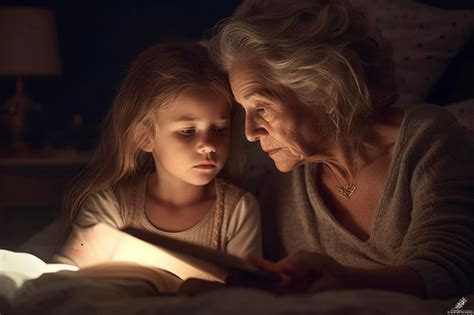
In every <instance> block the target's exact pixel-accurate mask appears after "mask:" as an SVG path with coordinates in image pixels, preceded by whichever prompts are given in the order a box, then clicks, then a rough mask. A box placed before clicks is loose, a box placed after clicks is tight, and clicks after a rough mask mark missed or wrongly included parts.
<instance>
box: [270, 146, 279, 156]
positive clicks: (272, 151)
mask: <svg viewBox="0 0 474 315" xmlns="http://www.w3.org/2000/svg"><path fill="white" fill-rule="evenodd" d="M280 150H281V148H278V149H272V150H270V151H267V154H268V155H269V156H272V155H275V154H277V153H278V152H279V151H280Z"/></svg>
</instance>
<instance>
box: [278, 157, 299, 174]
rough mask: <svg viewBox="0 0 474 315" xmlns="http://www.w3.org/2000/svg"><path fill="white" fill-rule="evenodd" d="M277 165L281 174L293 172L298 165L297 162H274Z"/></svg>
mask: <svg viewBox="0 0 474 315" xmlns="http://www.w3.org/2000/svg"><path fill="white" fill-rule="evenodd" d="M273 162H274V163H275V167H276V168H277V170H278V171H279V172H281V173H288V172H291V171H292V170H293V169H294V168H295V166H296V165H297V164H298V163H297V162H295V161H279V160H273Z"/></svg>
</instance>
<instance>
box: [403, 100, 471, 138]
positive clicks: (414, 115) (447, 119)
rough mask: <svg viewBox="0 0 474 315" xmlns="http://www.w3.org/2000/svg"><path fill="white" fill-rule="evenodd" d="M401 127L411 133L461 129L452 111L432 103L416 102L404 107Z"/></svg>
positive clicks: (447, 131) (444, 131)
mask: <svg viewBox="0 0 474 315" xmlns="http://www.w3.org/2000/svg"><path fill="white" fill-rule="evenodd" d="M402 128H404V129H407V130H409V131H410V133H411V134H412V135H413V134H420V133H426V132H430V133H433V132H439V133H449V132H459V131H460V130H462V129H463V127H462V126H461V125H460V124H459V122H458V121H457V119H456V117H454V115H453V114H452V113H450V112H449V111H448V110H446V109H444V108H443V107H440V106H437V105H432V104H416V105H413V106H410V107H407V108H405V117H404V120H403V123H402Z"/></svg>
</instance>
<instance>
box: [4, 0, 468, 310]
mask: <svg viewBox="0 0 474 315" xmlns="http://www.w3.org/2000/svg"><path fill="white" fill-rule="evenodd" d="M250 2H255V1H246V2H244V4H243V5H242V7H241V8H240V10H245V6H248V5H251V3H250ZM257 2H258V1H257ZM261 2H265V1H261ZM353 2H354V3H355V4H356V5H359V6H362V7H367V8H368V11H369V15H370V18H371V20H372V22H373V23H375V24H377V25H378V26H379V27H380V29H381V31H382V33H383V35H384V36H385V37H386V38H387V39H388V40H390V41H391V42H392V44H393V46H394V59H395V64H396V71H397V80H398V84H399V88H400V98H399V101H398V103H397V104H396V105H397V106H400V107H404V106H410V104H414V103H418V102H425V101H429V102H431V103H435V104H438V105H440V106H445V107H446V108H447V109H448V110H449V111H450V112H451V113H453V114H454V115H455V116H456V117H457V118H458V120H459V121H460V122H461V123H462V124H463V125H464V126H466V127H467V128H471V129H474V94H473V90H474V89H473V88H472V87H473V86H472V82H474V60H473V57H472V56H474V40H473V25H474V14H473V11H472V10H462V9H459V8H458V9H457V10H445V9H440V8H435V7H432V6H428V5H424V4H419V3H415V2H413V1H408V0H366V1H364V0H353ZM249 3H250V4H249ZM368 4H370V6H369V5H368ZM246 150H247V154H248V155H250V156H251V157H252V158H250V159H248V160H249V161H253V162H252V163H251V164H247V165H246V171H247V172H246V174H248V175H247V177H246V178H245V181H244V182H245V186H246V187H247V189H248V190H250V191H252V192H253V193H254V194H256V195H258V194H259V187H261V184H260V183H261V182H262V178H263V177H264V176H265V173H266V172H270V171H272V169H273V165H272V164H271V162H270V161H269V160H268V159H267V158H266V157H265V156H264V155H263V154H262V153H261V152H259V151H258V148H257V147H256V146H255V145H254V144H248V145H247V147H246ZM49 235H50V236H53V238H54V233H51V232H49ZM53 238H50V240H51V242H52V239H53ZM38 242H39V243H38ZM48 242H49V241H48V239H47V238H44V233H43V235H39V236H35V237H33V238H32V240H30V242H28V243H27V244H25V245H24V246H22V247H21V250H22V251H27V252H32V253H34V254H37V255H38V256H39V257H41V255H40V254H39V253H38V249H39V248H40V247H41V246H44V247H48V245H50V244H48ZM40 243H42V245H41V246H40ZM18 251H20V249H18ZM41 258H44V257H41ZM0 272H1V273H0V286H3V287H4V288H5V287H6V286H10V287H11V289H10V290H9V291H8V292H10V293H9V294H8V296H7V295H3V296H2V295H1V292H2V291H0V314H1V315H5V314H68V315H69V314H157V313H159V314H449V313H451V314H455V313H456V312H458V313H459V312H460V311H463V312H464V313H469V312H470V313H471V314H474V294H472V295H467V296H465V297H461V296H459V297H453V298H450V299H446V300H422V299H419V298H416V297H413V296H409V295H404V294H398V293H391V292H383V291H376V290H347V291H328V292H324V293H317V294H310V295H304V296H278V295H274V294H270V293H267V292H264V291H259V290H254V289H248V288H226V289H219V290H214V291H210V292H207V293H204V294H200V295H196V296H169V295H166V294H162V293H160V292H156V290H154V289H153V287H152V286H150V284H149V283H147V282H146V281H139V280H131V279H128V280H127V279H103V280H97V279H90V278H87V277H84V278H79V279H78V278H74V279H73V278H68V277H64V276H63V275H61V274H55V273H47V274H34V275H31V274H30V275H28V274H27V275H25V274H18V272H16V273H14V272H12V271H8V270H6V269H5V268H3V269H2V261H1V259H0Z"/></svg>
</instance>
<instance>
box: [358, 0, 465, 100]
mask: <svg viewBox="0 0 474 315" xmlns="http://www.w3.org/2000/svg"><path fill="white" fill-rule="evenodd" d="M351 2H352V3H353V4H354V5H355V6H356V7H361V8H365V9H366V10H367V12H368V15H369V18H370V19H371V21H372V23H374V24H375V25H376V26H377V27H378V28H379V29H380V31H381V33H382V35H383V36H384V38H385V39H386V40H387V41H389V42H390V43H391V44H392V46H393V58H394V62H395V71H396V78H397V83H398V88H399V99H398V102H397V105H399V106H404V105H408V104H410V103H415V102H422V101H424V100H425V98H426V97H427V95H428V93H429V92H430V89H431V88H432V87H433V86H434V84H435V83H436V81H437V80H438V79H439V78H440V77H441V75H442V73H443V71H444V70H445V68H446V67H447V65H448V64H449V62H450V61H451V59H452V58H453V57H454V56H455V55H456V54H457V53H458V51H459V50H460V49H461V48H462V46H463V45H464V44H465V42H467V40H468V39H469V36H470V35H471V34H472V30H473V27H474V22H473V20H474V14H473V12H474V11H469V10H442V9H438V8H435V7H431V6H428V5H424V4H419V3H413V2H410V1H404V0H395V1H394V0H351Z"/></svg>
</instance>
